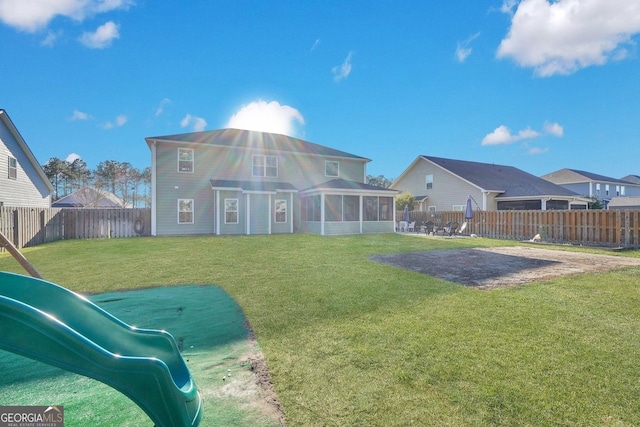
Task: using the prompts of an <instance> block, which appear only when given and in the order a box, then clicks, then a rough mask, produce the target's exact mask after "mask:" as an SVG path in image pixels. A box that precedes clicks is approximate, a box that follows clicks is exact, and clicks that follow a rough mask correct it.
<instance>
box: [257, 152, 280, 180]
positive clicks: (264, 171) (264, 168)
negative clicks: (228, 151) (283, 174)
mask: <svg viewBox="0 0 640 427" xmlns="http://www.w3.org/2000/svg"><path fill="white" fill-rule="evenodd" d="M252 173H253V176H258V177H268V178H277V177H278V157H276V156H263V155H259V154H255V155H254V156H253V168H252Z"/></svg>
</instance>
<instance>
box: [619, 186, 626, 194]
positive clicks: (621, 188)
mask: <svg viewBox="0 0 640 427" xmlns="http://www.w3.org/2000/svg"><path fill="white" fill-rule="evenodd" d="M624 193H625V191H624V185H623V186H621V187H620V195H621V196H624V195H625V194H624Z"/></svg>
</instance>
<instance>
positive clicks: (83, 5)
mask: <svg viewBox="0 0 640 427" xmlns="http://www.w3.org/2000/svg"><path fill="white" fill-rule="evenodd" d="M132 4H134V2H133V0H0V21H2V22H4V23H5V24H7V25H9V26H11V27H14V28H17V29H19V30H22V31H28V32H34V31H37V30H39V29H41V28H44V27H46V26H47V25H48V24H49V22H50V21H51V20H52V19H53V18H54V17H56V16H65V17H67V18H71V19H73V20H74V21H83V20H84V19H85V18H86V17H89V16H94V15H96V14H99V13H105V12H109V11H112V10H116V9H128V8H129V6H131V5H132Z"/></svg>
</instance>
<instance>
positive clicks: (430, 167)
mask: <svg viewBox="0 0 640 427" xmlns="http://www.w3.org/2000/svg"><path fill="white" fill-rule="evenodd" d="M390 188H392V189H396V190H399V191H401V192H409V193H411V194H412V195H413V196H414V197H415V200H416V201H417V202H418V209H419V210H420V211H432V212H433V211H456V210H459V211H463V210H465V208H466V200H467V199H468V197H469V196H471V198H472V199H473V200H475V201H476V205H475V206H474V207H475V208H476V209H480V210H485V211H495V210H552V209H586V208H587V206H588V200H587V199H585V198H583V197H580V196H579V195H578V194H576V193H574V192H573V191H570V190H567V189H565V188H563V187H561V186H558V185H555V184H553V183H551V182H549V181H545V180H544V179H541V178H538V177H537V176H535V175H532V174H530V173H527V172H525V171H523V170H520V169H517V168H515V167H512V166H505V165H496V164H489V163H479V162H470V161H465V160H455V159H445V158H441V157H433V156H418V157H417V158H416V159H415V160H414V161H413V163H411V164H410V165H409V167H408V168H407V169H405V171H404V172H403V173H402V174H401V175H400V176H399V177H398V178H397V179H396V180H395V181H394V182H393V184H391V187H390Z"/></svg>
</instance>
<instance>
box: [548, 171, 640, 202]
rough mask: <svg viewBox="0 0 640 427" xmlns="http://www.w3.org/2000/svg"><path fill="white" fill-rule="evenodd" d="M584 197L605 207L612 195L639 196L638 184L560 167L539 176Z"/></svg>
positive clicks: (639, 186) (639, 187)
mask: <svg viewBox="0 0 640 427" xmlns="http://www.w3.org/2000/svg"><path fill="white" fill-rule="evenodd" d="M541 178H542V179H546V180H547V181H549V182H553V183H554V184H557V185H561V186H563V187H564V188H567V189H569V190H571V191H574V192H576V193H578V194H581V195H583V196H586V197H595V198H596V199H598V200H599V201H600V202H602V203H603V205H604V207H605V208H606V207H607V205H608V204H609V201H610V200H611V198H613V197H619V196H640V184H634V183H633V182H630V181H626V180H623V179H617V178H611V177H609V176H604V175H598V174H595V173H592V172H587V171H582V170H577V169H566V168H565V169H560V170H558V171H555V172H551V173H548V174H546V175H543V176H541Z"/></svg>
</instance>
